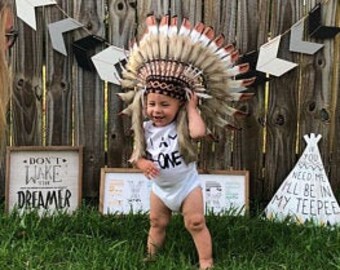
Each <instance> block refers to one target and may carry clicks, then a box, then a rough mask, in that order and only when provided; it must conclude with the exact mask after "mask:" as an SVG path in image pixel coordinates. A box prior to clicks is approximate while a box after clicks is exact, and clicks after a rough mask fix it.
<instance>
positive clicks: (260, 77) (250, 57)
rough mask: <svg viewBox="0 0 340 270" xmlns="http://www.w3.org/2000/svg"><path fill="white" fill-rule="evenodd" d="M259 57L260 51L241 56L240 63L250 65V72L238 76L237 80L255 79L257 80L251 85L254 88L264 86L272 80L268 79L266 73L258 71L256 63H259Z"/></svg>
mask: <svg viewBox="0 0 340 270" xmlns="http://www.w3.org/2000/svg"><path fill="white" fill-rule="evenodd" d="M258 57H259V52H258V51H251V52H248V53H245V54H243V55H241V56H240V58H239V62H240V63H248V64H249V71H248V72H247V73H245V74H241V75H238V76H237V79H243V78H253V77H255V78H256V79H255V82H254V83H252V84H251V86H252V87H253V86H258V85H263V84H265V83H266V82H267V81H269V80H270V78H269V77H267V76H266V74H265V73H263V72H260V71H257V70H256V63H257V59H258Z"/></svg>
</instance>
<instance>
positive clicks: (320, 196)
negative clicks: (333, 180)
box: [265, 133, 340, 225]
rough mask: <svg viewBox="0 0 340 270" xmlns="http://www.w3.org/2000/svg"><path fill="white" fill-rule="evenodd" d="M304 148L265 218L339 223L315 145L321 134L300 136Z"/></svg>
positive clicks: (339, 211) (337, 209)
mask: <svg viewBox="0 0 340 270" xmlns="http://www.w3.org/2000/svg"><path fill="white" fill-rule="evenodd" d="M304 139H305V141H306V142H307V147H306V149H305V151H304V152H303V153H302V155H301V157H300V159H299V160H298V162H297V164H296V165H295V167H294V169H293V170H292V171H291V172H290V174H289V175H288V177H287V178H286V179H285V180H284V182H283V183H282V184H281V186H280V188H279V189H278V191H277V192H276V194H275V195H274V196H273V198H272V200H271V201H270V202H269V204H268V205H267V207H266V209H265V213H266V216H267V218H270V219H271V218H276V219H278V220H283V219H285V218H287V217H291V218H292V219H293V220H295V221H296V222H299V223H304V222H305V221H307V220H310V221H313V222H314V223H316V224H319V225H322V224H330V225H337V224H340V208H339V204H338V202H337V201H336V198H335V196H334V194H333V191H332V188H331V185H330V183H329V181H328V177H327V175H326V172H325V169H324V167H323V164H322V160H321V155H320V151H319V148H318V145H317V143H318V142H319V140H320V139H321V135H317V136H315V134H314V133H311V134H310V136H308V135H305V136H304Z"/></svg>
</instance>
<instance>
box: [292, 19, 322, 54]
mask: <svg viewBox="0 0 340 270" xmlns="http://www.w3.org/2000/svg"><path fill="white" fill-rule="evenodd" d="M304 24H305V23H304V19H302V20H300V21H298V22H297V23H295V24H294V25H293V26H292V27H291V34H290V43H289V50H290V51H291V52H298V53H305V54H314V53H316V52H317V51H318V50H320V49H321V48H322V47H323V46H324V45H323V44H318V43H314V42H308V41H303V40H302V39H303V29H304Z"/></svg>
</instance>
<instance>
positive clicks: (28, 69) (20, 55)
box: [12, 8, 46, 146]
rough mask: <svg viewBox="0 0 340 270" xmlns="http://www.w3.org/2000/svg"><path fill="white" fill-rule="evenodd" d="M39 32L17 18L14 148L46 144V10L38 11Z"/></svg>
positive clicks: (14, 62)
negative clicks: (44, 130)
mask: <svg viewBox="0 0 340 270" xmlns="http://www.w3.org/2000/svg"><path fill="white" fill-rule="evenodd" d="M36 20H37V26H38V27H37V31H35V30H33V29H32V28H31V27H30V26H28V25H27V24H26V23H24V22H23V21H21V20H19V19H17V26H18V31H19V37H18V44H17V45H16V46H15V47H14V48H12V53H13V74H14V78H13V80H14V87H13V98H12V116H13V133H12V135H13V136H12V139H13V145H16V146H21V145H41V144H42V133H41V131H42V129H41V127H42V105H43V79H42V67H43V54H42V51H43V37H44V31H46V24H45V23H44V20H43V9H42V8H37V9H36Z"/></svg>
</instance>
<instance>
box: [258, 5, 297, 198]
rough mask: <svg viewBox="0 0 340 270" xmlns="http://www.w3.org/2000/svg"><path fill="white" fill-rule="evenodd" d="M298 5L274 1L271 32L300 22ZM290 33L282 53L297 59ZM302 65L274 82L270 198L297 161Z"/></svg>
mask: <svg viewBox="0 0 340 270" xmlns="http://www.w3.org/2000/svg"><path fill="white" fill-rule="evenodd" d="M295 12H296V10H295V5H294V4H293V3H292V2H290V1H274V2H272V11H271V22H272V25H271V33H272V36H273V37H276V36H277V35H279V34H282V33H284V32H285V31H286V30H288V29H289V28H290V27H291V26H292V25H293V24H294V22H296V14H295ZM288 46H289V36H288V35H284V36H283V37H282V39H281V44H280V49H279V55H278V57H280V58H283V59H286V60H288V61H293V62H294V57H293V55H292V53H290V52H289V50H288ZM297 79H298V69H295V70H291V71H290V72H288V73H286V74H284V75H283V76H281V77H279V78H275V79H274V80H272V81H271V82H270V92H269V100H268V102H269V103H268V116H267V137H266V159H265V168H266V170H265V183H264V186H265V190H264V194H265V195H266V199H270V198H271V197H272V196H273V195H274V193H275V191H276V190H277V188H278V187H279V186H280V184H281V183H282V182H283V180H284V179H285V177H286V176H287V174H288V173H289V172H290V170H292V168H293V167H294V165H295V161H296V156H295V145H296V144H295V143H296V134H297V94H298V92H297V91H298V80H297Z"/></svg>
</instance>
